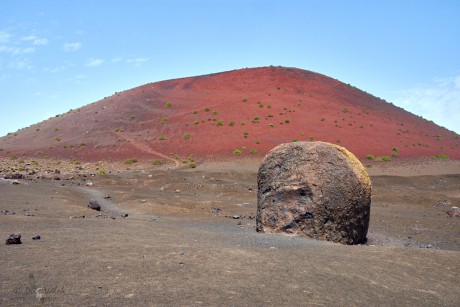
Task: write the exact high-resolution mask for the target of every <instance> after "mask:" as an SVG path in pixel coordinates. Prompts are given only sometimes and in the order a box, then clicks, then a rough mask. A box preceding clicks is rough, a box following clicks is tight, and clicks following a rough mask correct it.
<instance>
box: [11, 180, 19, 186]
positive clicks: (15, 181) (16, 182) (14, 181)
mask: <svg viewBox="0 0 460 307" xmlns="http://www.w3.org/2000/svg"><path fill="white" fill-rule="evenodd" d="M11 184H14V185H18V184H20V182H19V181H17V180H13V181H12V182H11Z"/></svg>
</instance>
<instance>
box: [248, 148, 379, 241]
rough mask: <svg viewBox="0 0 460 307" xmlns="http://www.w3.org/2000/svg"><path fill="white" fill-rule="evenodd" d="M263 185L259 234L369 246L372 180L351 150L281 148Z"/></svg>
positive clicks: (264, 170) (266, 165) (272, 155)
mask: <svg viewBox="0 0 460 307" xmlns="http://www.w3.org/2000/svg"><path fill="white" fill-rule="evenodd" d="M257 181H258V194H257V218H256V222H257V226H256V229H257V231H259V232H268V233H286V234H291V235H297V236H306V237H310V238H314V239H319V240H327V241H333V242H338V243H342V244H359V243H362V242H365V241H366V235H367V231H368V228H369V216H370V206H371V181H370V179H369V176H368V174H367V172H366V170H365V169H364V167H363V166H362V164H361V163H360V162H359V160H358V159H357V158H356V157H355V156H354V155H353V154H352V153H350V152H349V151H347V150H346V149H345V148H343V147H340V146H337V145H334V144H329V143H325V142H294V143H288V144H281V145H279V146H277V147H276V148H274V149H273V150H271V151H270V152H269V153H268V154H267V156H266V157H265V158H264V160H263V161H262V163H261V165H260V168H259V172H258V179H257Z"/></svg>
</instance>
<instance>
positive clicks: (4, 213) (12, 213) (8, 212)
mask: <svg viewBox="0 0 460 307" xmlns="http://www.w3.org/2000/svg"><path fill="white" fill-rule="evenodd" d="M0 213H1V214H2V215H15V214H16V212H13V211H9V210H2V211H0Z"/></svg>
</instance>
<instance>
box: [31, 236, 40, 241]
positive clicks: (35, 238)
mask: <svg viewBox="0 0 460 307" xmlns="http://www.w3.org/2000/svg"><path fill="white" fill-rule="evenodd" d="M40 239H41V237H40V235H36V236H33V237H32V240H40Z"/></svg>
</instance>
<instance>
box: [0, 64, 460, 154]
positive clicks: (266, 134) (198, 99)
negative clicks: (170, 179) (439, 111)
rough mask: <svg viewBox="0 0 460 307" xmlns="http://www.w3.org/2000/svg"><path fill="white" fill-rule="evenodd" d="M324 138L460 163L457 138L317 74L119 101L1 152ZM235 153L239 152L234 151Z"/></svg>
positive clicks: (230, 145) (269, 71)
mask: <svg viewBox="0 0 460 307" xmlns="http://www.w3.org/2000/svg"><path fill="white" fill-rule="evenodd" d="M295 140H299V141H304V140H306V141H308V140H321V141H327V142H331V143H336V144H339V145H341V146H344V147H346V148H347V149H348V150H350V151H351V152H353V153H354V154H355V155H357V156H358V157H360V158H364V157H366V155H368V154H372V155H375V156H384V155H386V156H391V155H392V154H395V153H396V151H397V155H398V156H399V157H418V156H432V155H441V154H442V155H447V156H449V157H450V158H455V159H460V150H459V148H460V140H459V137H458V135H457V134H455V133H454V132H452V131H449V130H447V129H445V128H442V127H439V126H437V125H435V124H434V123H432V122H429V121H427V120H425V119H423V118H420V117H418V116H415V115H413V114H411V113H409V112H406V111H405V110H403V109H401V108H398V107H396V106H394V105H392V104H390V103H388V102H386V101H384V100H381V99H379V98H376V97H374V96H372V95H370V94H368V93H366V92H363V91H361V90H359V89H357V88H355V87H353V86H350V85H347V84H344V83H342V82H340V81H338V80H335V79H332V78H329V77H327V76H324V75H321V74H318V73H314V72H311V71H306V70H301V69H296V68H283V67H264V68H251V69H241V70H234V71H229V72H223V73H216V74H210V75H204V76H198V77H189V78H182V79H175V80H167V81H162V82H156V83H151V84H146V85H142V86H139V87H136V88H134V89H131V90H127V91H124V92H119V93H115V94H114V95H112V96H111V97H106V98H104V99H102V100H99V101H97V102H94V103H92V104H89V105H87V106H84V107H82V108H79V109H77V110H71V111H69V112H67V113H65V114H62V115H60V116H57V117H54V118H51V119H48V120H46V121H43V122H41V123H38V124H36V125H33V126H31V127H28V128H25V129H22V130H20V131H18V132H16V133H14V134H9V135H8V136H5V137H3V138H0V150H1V151H0V154H3V156H6V155H26V156H35V155H47V156H51V157H56V158H74V159H80V160H93V161H95V160H111V159H126V158H131V157H134V158H147V157H148V158H152V159H153V158H155V157H157V156H159V157H163V158H165V157H171V156H178V157H186V156H189V155H194V156H195V157H202V158H219V159H222V158H224V159H225V158H226V157H227V158H228V157H234V156H235V154H238V153H239V152H241V156H255V157H261V156H263V155H265V154H266V153H267V151H268V150H270V149H272V148H273V147H275V146H276V145H278V144H280V143H285V142H291V141H295ZM235 150H239V151H236V152H234V151H235Z"/></svg>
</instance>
